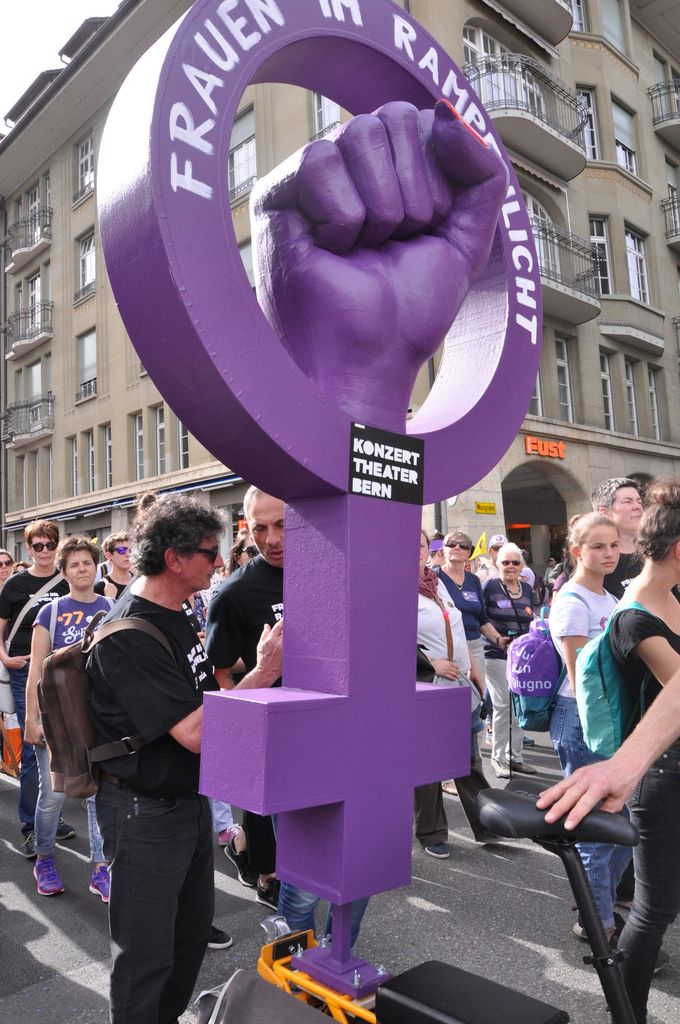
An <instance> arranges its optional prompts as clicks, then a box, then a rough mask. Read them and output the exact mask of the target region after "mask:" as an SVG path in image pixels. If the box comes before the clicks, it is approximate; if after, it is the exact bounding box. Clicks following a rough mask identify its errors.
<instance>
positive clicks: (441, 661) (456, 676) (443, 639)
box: [415, 531, 495, 857]
mask: <svg viewBox="0 0 680 1024" xmlns="http://www.w3.org/2000/svg"><path fill="white" fill-rule="evenodd" d="M428 556H429V544H428V540H427V534H426V533H425V532H424V531H423V532H422V533H421V537H420V578H419V581H418V584H419V585H418V641H417V642H418V647H419V648H420V650H422V652H423V653H424V654H425V656H426V658H428V659H429V661H430V663H431V665H432V668H433V669H434V678H431V677H430V678H427V679H424V678H423V680H422V681H424V682H433V683H435V684H437V685H439V686H464V687H465V688H466V689H467V688H469V690H470V699H471V717H472V708H473V707H477V706H478V705H479V703H480V701H481V699H482V695H481V692H479V691H478V690H477V688H476V686H475V684H474V683H472V682H471V681H470V680H469V678H468V673H469V671H470V655H469V653H468V646H467V640H466V639H465V629H464V627H463V617H462V615H461V613H460V612H459V611H458V609H457V608H456V606H455V605H454V603H453V601H452V600H451V596H450V594H449V593H448V591H447V589H446V587H445V586H444V584H443V583H442V582H441V580H440V579H438V577H437V575H436V574H435V572H434V571H433V570H432V569H431V568H430V567H429V566H428V565H427V560H428ZM447 621H448V625H449V628H450V639H449V630H447ZM419 678H420V676H419ZM472 740H473V741H474V737H472ZM474 753H476V744H475V747H474V750H473V755H472V757H471V773H470V775H466V776H464V777H463V778H460V779H456V780H455V782H456V787H457V790H458V796H459V797H460V801H461V805H462V807H463V811H464V812H465V816H466V818H467V820H468V822H469V823H470V828H471V829H472V831H473V833H474V836H475V839H476V840H477V842H480V843H487V842H493V841H494V840H495V836H493V835H492V834H491V833H490V832H488V831H487V830H486V829H485V828H484V826H483V825H482V824H481V822H480V821H479V818H478V816H477V811H476V806H475V801H476V797H477V793H479V791H480V790H482V789H486V788H487V787H488V782H487V781H486V779H485V778H484V774H483V772H482V770H481V763H480V762H481V759H480V758H479V756H477V757H476V758H475V756H474ZM415 817H416V837H417V839H418V840H419V842H420V843H421V845H422V847H423V849H424V850H425V853H427V854H429V855H430V856H431V857H449V856H450V853H449V848H448V846H447V843H446V840H447V838H448V823H447V820H446V814H445V812H444V801H443V798H442V788H441V783H439V782H435V783H430V784H429V785H427V786H418V787H417V789H416V791H415Z"/></svg>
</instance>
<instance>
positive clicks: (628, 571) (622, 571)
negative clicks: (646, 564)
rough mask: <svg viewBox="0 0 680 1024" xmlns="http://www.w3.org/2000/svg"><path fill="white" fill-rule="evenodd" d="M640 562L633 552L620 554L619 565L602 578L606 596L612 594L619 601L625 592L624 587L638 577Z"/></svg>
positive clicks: (640, 568) (640, 567)
mask: <svg viewBox="0 0 680 1024" xmlns="http://www.w3.org/2000/svg"><path fill="white" fill-rule="evenodd" d="M641 571H642V562H641V561H640V559H639V558H638V556H637V555H636V554H635V553H634V552H632V551H631V552H629V553H625V554H621V555H620V556H619V564H618V565H617V566H616V568H615V569H614V572H610V573H609V575H608V576H605V578H604V589H605V590H606V591H607V593H608V594H613V595H614V597H615V598H616V600H617V601H620V600H621V598H622V597H623V595H624V594H625V592H626V587H627V586H628V584H629V583H630V581H631V580H634V579H635V577H636V576H639V575H640V572H641Z"/></svg>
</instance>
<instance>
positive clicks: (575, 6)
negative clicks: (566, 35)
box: [571, 0, 588, 32]
mask: <svg viewBox="0 0 680 1024" xmlns="http://www.w3.org/2000/svg"><path fill="white" fill-rule="evenodd" d="M571 13H572V15H573V18H574V23H573V25H572V26H571V31H572V32H587V31H588V19H587V11H586V0H571Z"/></svg>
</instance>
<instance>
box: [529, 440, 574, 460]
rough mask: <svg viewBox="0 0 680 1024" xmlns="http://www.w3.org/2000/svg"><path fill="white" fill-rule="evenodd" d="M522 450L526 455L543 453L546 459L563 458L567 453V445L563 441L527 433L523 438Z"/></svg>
mask: <svg viewBox="0 0 680 1024" xmlns="http://www.w3.org/2000/svg"><path fill="white" fill-rule="evenodd" d="M524 451H525V452H526V454H527V455H543V456H544V457H546V458H548V459H563V458H564V457H565V456H566V454H567V445H566V443H565V442H564V441H550V440H548V439H544V438H542V437H534V436H533V435H532V434H527V435H526V436H525V438H524Z"/></svg>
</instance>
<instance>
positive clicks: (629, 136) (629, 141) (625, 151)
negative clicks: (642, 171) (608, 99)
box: [612, 100, 637, 174]
mask: <svg viewBox="0 0 680 1024" xmlns="http://www.w3.org/2000/svg"><path fill="white" fill-rule="evenodd" d="M612 114H613V117H614V142H615V144H616V162H617V164H618V165H619V167H623V168H624V170H626V171H629V172H630V173H631V174H637V159H636V155H635V154H636V145H635V122H634V120H633V115H632V114H629V113H628V111H627V110H624V109H623V107H621V106H619V104H618V103H614V101H613V100H612Z"/></svg>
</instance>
